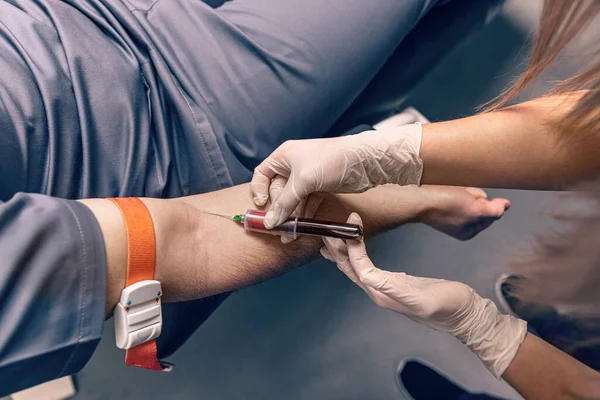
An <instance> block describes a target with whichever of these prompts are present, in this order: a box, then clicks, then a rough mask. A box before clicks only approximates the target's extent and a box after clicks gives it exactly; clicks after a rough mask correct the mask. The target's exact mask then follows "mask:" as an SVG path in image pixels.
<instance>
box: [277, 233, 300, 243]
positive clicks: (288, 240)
mask: <svg viewBox="0 0 600 400" xmlns="http://www.w3.org/2000/svg"><path fill="white" fill-rule="evenodd" d="M280 237H281V243H283V244H288V243H291V242H293V241H294V240H296V239H294V237H293V236H291V235H281V236H280Z"/></svg>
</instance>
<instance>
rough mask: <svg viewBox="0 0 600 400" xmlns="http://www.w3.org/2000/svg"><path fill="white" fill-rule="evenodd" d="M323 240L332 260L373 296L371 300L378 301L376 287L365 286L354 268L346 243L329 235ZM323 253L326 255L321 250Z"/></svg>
mask: <svg viewBox="0 0 600 400" xmlns="http://www.w3.org/2000/svg"><path fill="white" fill-rule="evenodd" d="M323 242H324V243H325V246H326V248H325V249H324V250H325V251H326V255H327V256H328V257H331V258H332V259H333V260H332V261H333V262H335V263H336V265H337V267H338V269H339V270H340V271H342V272H343V273H344V274H345V275H346V276H347V277H348V279H350V280H351V281H352V282H354V283H355V284H356V285H357V286H358V287H360V288H361V289H362V290H364V291H365V293H366V294H367V295H368V296H369V297H370V298H371V300H373V301H375V302H377V301H376V297H377V292H376V291H375V290H374V289H372V288H370V287H368V286H365V285H364V284H363V283H362V282H361V281H360V279H359V278H358V276H357V275H356V272H355V271H354V269H353V268H352V265H351V263H350V260H349V259H348V251H347V248H346V244H345V243H344V242H343V241H342V240H340V239H333V238H327V237H325V238H323ZM321 254H322V255H323V256H324V257H325V255H324V254H323V252H321ZM326 258H327V257H326ZM328 259H329V258H328Z"/></svg>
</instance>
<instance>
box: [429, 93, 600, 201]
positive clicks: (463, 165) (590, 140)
mask: <svg viewBox="0 0 600 400" xmlns="http://www.w3.org/2000/svg"><path fill="white" fill-rule="evenodd" d="M584 93H586V92H585V91H582V92H576V93H573V94H568V95H561V96H553V97H545V98H541V99H536V100H532V101H528V102H526V103H522V104H518V105H516V106H512V107H508V108H505V109H501V110H498V111H494V112H490V113H486V114H480V115H475V116H472V117H468V118H461V119H457V120H454V121H447V122H439V123H433V124H426V125H423V140H422V143H421V150H420V155H421V158H422V159H423V166H424V170H423V178H422V183H423V184H428V185H460V186H475V187H503V188H513V189H541V190H548V189H550V190H552V189H562V188H565V187H566V186H568V185H569V184H572V183H573V182H576V181H578V180H584V179H587V178H590V177H595V175H596V174H597V171H598V169H599V168H600V157H597V156H596V155H597V154H598V149H599V148H600V134H598V132H593V131H592V132H582V131H581V130H580V129H574V127H572V129H571V130H570V131H569V132H568V134H567V135H564V134H563V133H561V129H560V125H561V122H562V121H563V120H564V118H565V117H566V116H567V114H568V113H569V112H570V111H571V110H572V109H573V107H575V105H576V104H577V103H578V101H579V99H580V98H581V96H582V95H583V94H584ZM593 116H595V117H597V114H593ZM590 119H591V118H590ZM590 126H593V125H590Z"/></svg>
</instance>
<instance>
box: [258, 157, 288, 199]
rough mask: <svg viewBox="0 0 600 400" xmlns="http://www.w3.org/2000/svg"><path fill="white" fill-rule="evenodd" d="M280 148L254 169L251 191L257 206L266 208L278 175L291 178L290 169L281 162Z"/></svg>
mask: <svg viewBox="0 0 600 400" xmlns="http://www.w3.org/2000/svg"><path fill="white" fill-rule="evenodd" d="M279 152H280V150H279V148H278V149H276V150H275V151H274V152H273V153H272V154H271V155H270V156H269V157H268V158H267V159H265V160H264V161H263V162H261V163H260V164H259V165H258V166H257V167H256V168H254V174H253V175H252V180H251V181H250V191H251V192H252V198H253V200H254V203H255V204H256V205H257V206H264V205H265V204H266V203H267V200H269V188H270V186H271V180H272V179H273V178H275V176H277V175H281V176H289V168H288V167H286V166H285V165H284V164H283V163H282V162H280V161H279Z"/></svg>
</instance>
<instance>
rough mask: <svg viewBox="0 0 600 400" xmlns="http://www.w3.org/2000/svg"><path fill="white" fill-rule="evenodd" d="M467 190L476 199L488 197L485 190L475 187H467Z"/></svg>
mask: <svg viewBox="0 0 600 400" xmlns="http://www.w3.org/2000/svg"><path fill="white" fill-rule="evenodd" d="M465 190H466V191H467V192H469V193H470V194H471V196H473V197H475V198H476V199H487V193H486V192H485V190H483V189H480V188H474V187H466V188H465Z"/></svg>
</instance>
